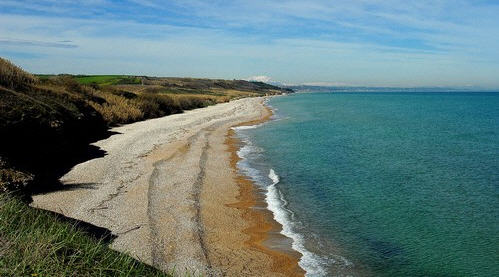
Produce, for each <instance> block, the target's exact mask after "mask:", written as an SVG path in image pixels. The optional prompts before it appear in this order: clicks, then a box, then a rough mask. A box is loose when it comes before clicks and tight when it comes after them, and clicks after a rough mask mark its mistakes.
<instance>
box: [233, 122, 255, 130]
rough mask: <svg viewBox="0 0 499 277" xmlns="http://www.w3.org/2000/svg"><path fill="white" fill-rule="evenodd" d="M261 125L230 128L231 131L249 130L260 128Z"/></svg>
mask: <svg viewBox="0 0 499 277" xmlns="http://www.w3.org/2000/svg"><path fill="white" fill-rule="evenodd" d="M260 125H261V124H257V125H247V126H246V125H243V126H237V127H232V130H236V131H237V130H249V129H255V128H258V126H260Z"/></svg>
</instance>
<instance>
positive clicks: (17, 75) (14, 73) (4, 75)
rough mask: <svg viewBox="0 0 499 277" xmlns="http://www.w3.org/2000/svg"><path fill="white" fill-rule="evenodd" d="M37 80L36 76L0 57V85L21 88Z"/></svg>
mask: <svg viewBox="0 0 499 277" xmlns="http://www.w3.org/2000/svg"><path fill="white" fill-rule="evenodd" d="M37 82H38V78H36V77H35V76H33V75H31V74H29V73H28V72H26V71H24V70H22V69H21V68H19V67H17V66H16V65H14V64H13V63H11V62H10V61H8V60H6V59H3V58H0V86H3V87H5V88H8V89H22V88H25V87H26V86H30V85H33V84H35V83H37Z"/></svg>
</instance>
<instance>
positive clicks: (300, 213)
mask: <svg viewBox="0 0 499 277" xmlns="http://www.w3.org/2000/svg"><path fill="white" fill-rule="evenodd" d="M269 104H270V105H271V106H272V107H273V108H275V112H276V120H273V121H270V122H267V123H265V124H263V125H262V126H259V127H258V128H254V129H240V130H239V131H238V134H239V135H240V136H241V138H242V139H243V140H244V141H245V142H246V144H247V145H246V147H244V148H243V149H241V151H240V155H241V156H242V157H243V158H244V159H243V160H242V161H241V162H240V165H239V166H240V168H241V170H243V171H244V172H245V173H246V174H248V175H250V176H251V177H252V178H253V179H254V180H255V181H257V183H258V184H259V185H261V186H263V187H266V188H267V189H268V191H267V200H268V202H269V208H270V209H271V210H272V211H273V212H274V213H275V216H276V219H277V220H278V221H279V222H281V223H283V225H284V233H285V234H286V235H287V236H290V237H292V238H293V239H294V241H295V242H294V248H295V249H298V250H299V251H300V252H302V253H304V257H303V259H302V261H301V262H300V264H301V265H302V266H303V267H304V268H305V269H306V270H307V271H308V273H309V276H321V275H322V276H346V275H348V274H351V275H354V276H499V93H303V94H294V95H290V96H285V97H276V98H273V99H271V100H270V101H269ZM271 169H272V170H273V172H271ZM269 173H270V175H269ZM274 173H275V175H274ZM277 176H278V177H279V180H277Z"/></svg>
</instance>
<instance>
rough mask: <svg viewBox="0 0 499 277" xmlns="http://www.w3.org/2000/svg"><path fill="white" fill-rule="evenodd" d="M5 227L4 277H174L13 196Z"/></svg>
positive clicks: (4, 206)
mask: <svg viewBox="0 0 499 277" xmlns="http://www.w3.org/2000/svg"><path fill="white" fill-rule="evenodd" d="M0 222H2V224H0V276H169V275H166V274H165V273H162V272H160V271H159V270H157V269H154V268H152V267H150V266H148V265H145V264H143V263H140V262H139V261H137V260H135V259H133V258H131V257H130V256H127V255H125V254H122V253H119V252H116V251H114V250H111V249H110V248H109V247H108V244H107V243H105V242H103V241H102V240H98V239H96V238H94V237H92V236H90V235H89V234H87V233H85V232H84V231H82V230H80V229H79V228H78V227H77V226H76V225H75V224H72V223H68V222H65V221H63V220H61V219H60V218H58V217H57V216H55V215H54V214H52V213H49V212H46V211H42V210H38V209H34V208H31V207H29V206H27V205H26V204H25V203H23V202H22V201H20V200H18V199H16V198H14V197H12V196H9V195H7V194H0Z"/></svg>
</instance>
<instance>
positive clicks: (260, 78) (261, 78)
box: [246, 75, 272, 83]
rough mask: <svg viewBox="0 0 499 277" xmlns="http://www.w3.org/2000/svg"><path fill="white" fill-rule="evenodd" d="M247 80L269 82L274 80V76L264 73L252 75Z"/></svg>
mask: <svg viewBox="0 0 499 277" xmlns="http://www.w3.org/2000/svg"><path fill="white" fill-rule="evenodd" d="M246 81H250V82H251V81H253V82H263V83H269V82H270V81H272V78H270V77H269V76H264V75H260V76H251V77H249V78H246Z"/></svg>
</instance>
